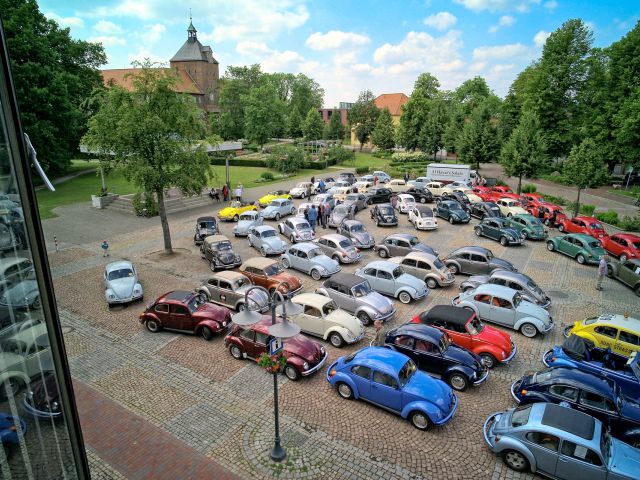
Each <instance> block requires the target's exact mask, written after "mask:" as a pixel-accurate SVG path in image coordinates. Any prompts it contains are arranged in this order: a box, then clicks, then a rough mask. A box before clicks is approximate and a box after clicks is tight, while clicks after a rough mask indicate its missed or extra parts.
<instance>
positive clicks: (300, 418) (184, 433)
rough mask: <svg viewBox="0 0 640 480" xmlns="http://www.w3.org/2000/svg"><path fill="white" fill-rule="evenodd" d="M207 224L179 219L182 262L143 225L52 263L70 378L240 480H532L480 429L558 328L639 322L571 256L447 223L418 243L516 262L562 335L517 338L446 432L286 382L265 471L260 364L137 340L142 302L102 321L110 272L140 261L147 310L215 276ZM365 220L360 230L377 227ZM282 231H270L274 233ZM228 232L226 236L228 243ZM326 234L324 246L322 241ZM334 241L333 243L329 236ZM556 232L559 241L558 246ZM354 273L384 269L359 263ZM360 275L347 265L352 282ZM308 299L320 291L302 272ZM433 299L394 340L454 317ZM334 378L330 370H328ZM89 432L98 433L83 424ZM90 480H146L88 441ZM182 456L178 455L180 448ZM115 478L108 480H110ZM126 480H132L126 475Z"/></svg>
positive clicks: (241, 248) (203, 347)
mask: <svg viewBox="0 0 640 480" xmlns="http://www.w3.org/2000/svg"><path fill="white" fill-rule="evenodd" d="M199 213H200V212H190V213H185V214H183V215H181V216H173V217H172V218H171V219H170V221H171V232H172V238H173V240H174V247H175V248H176V254H175V255H174V256H172V257H169V258H167V257H162V256H161V255H158V254H157V252H158V251H159V250H160V249H161V239H162V236H161V232H160V227H159V225H157V223H158V222H157V221H156V222H153V223H148V222H144V223H140V227H141V230H140V231H130V232H126V233H121V234H119V235H117V236H116V235H113V236H111V237H110V239H111V250H112V251H111V257H110V258H108V259H104V258H102V257H101V256H100V254H99V253H98V252H97V251H96V248H95V245H93V244H84V245H83V244H80V245H76V246H74V247H73V248H69V249H67V250H63V251H60V252H57V253H56V252H52V253H51V254H50V262H51V265H52V268H53V274H54V283H55V292H56V298H57V301H58V305H59V307H60V310H61V321H62V324H63V326H64V327H65V331H66V332H67V333H66V335H65V341H66V348H67V353H68V356H69V359H70V365H71V371H72V374H73V376H74V378H75V380H76V381H79V382H82V383H83V384H86V385H87V386H88V387H89V388H91V389H93V390H95V391H96V392H98V393H99V394H100V395H104V396H105V397H107V398H109V399H111V400H113V401H115V402H117V403H118V404H119V406H121V407H122V408H124V409H126V410H127V411H129V412H131V414H133V415H136V416H137V418H141V419H144V420H145V421H146V422H148V423H149V424H150V425H151V426H153V427H154V428H157V429H160V430H161V431H163V432H166V433H167V434H169V435H171V437H173V438H175V440H176V442H178V443H179V444H180V445H183V446H184V445H186V446H189V447H190V448H192V449H194V450H195V451H196V452H197V453H198V454H199V455H203V456H204V457H207V458H209V459H211V460H213V461H215V462H217V463H218V464H220V465H222V466H223V467H225V468H226V469H228V470H229V471H231V472H233V473H234V474H236V475H238V476H240V477H243V478H251V479H254V478H260V479H263V478H264V479H269V478H281V479H283V478H284V479H286V478H309V479H419V478H456V479H458V478H459V479H473V480H479V479H492V480H495V479H506V478H509V479H511V478H513V479H518V478H530V477H531V476H528V475H520V474H517V473H516V472H513V471H511V470H509V469H507V468H506V467H505V466H504V465H503V464H502V462H501V461H500V460H499V459H498V458H496V457H495V456H494V455H493V454H492V453H491V452H489V450H488V449H487V447H486V446H485V444H484V441H483V439H482V432H481V428H482V424H483V422H484V420H485V419H486V417H487V416H488V415H489V414H490V413H492V412H494V411H496V410H501V409H505V408H508V407H511V406H513V403H512V400H511V396H510V393H509V386H510V384H511V383H512V382H513V381H514V380H515V379H517V378H519V377H520V376H521V375H523V374H524V373H525V372H527V371H531V370H536V369H541V368H543V365H542V363H541V356H542V354H543V352H545V351H546V350H548V349H549V348H551V346H552V345H555V344H557V343H561V342H562V334H561V329H562V327H563V325H565V324H568V323H571V322H572V321H574V320H576V319H581V318H584V317H585V316H587V315H592V314H600V313H602V312H605V311H610V312H622V311H623V310H628V311H630V312H632V314H634V315H635V316H637V315H638V308H637V305H638V303H637V297H635V296H634V295H633V293H632V292H631V291H630V290H629V289H627V288H626V287H624V286H623V285H621V284H619V283H617V282H615V281H612V280H608V279H607V280H606V283H605V285H604V291H602V292H599V291H596V290H595V281H596V269H595V267H589V266H581V265H579V264H578V263H577V262H575V261H574V260H572V259H569V258H568V257H565V256H562V255H559V254H557V253H551V252H548V251H547V250H546V249H545V245H544V243H535V242H527V244H526V245H525V246H523V247H511V248H505V247H502V246H501V245H500V244H498V243H497V242H493V241H491V240H488V239H484V238H483V239H478V238H476V237H475V235H474V234H473V225H474V224H476V223H477V221H476V220H473V221H472V222H471V224H470V225H450V224H448V223H446V222H444V221H442V220H440V226H439V228H438V230H437V231H435V232H418V233H417V235H418V237H419V238H420V239H422V241H424V242H425V243H427V244H429V245H432V246H433V247H435V248H437V249H438V250H439V251H440V252H441V255H443V256H444V255H446V254H447V253H448V252H450V251H452V250H454V249H455V248H457V247H460V246H464V245H473V244H478V245H482V246H487V247H489V248H491V249H492V250H493V252H494V254H495V255H496V256H500V257H503V258H506V259H507V260H510V261H512V262H513V263H514V264H515V265H516V266H517V267H518V269H519V270H520V271H522V272H524V273H527V274H528V275H531V276H532V277H533V278H534V279H535V280H536V281H537V282H538V283H539V284H540V285H541V286H542V287H543V288H544V289H545V290H546V291H547V293H548V294H549V295H550V297H551V298H552V300H553V304H552V306H551V309H550V311H551V314H552V316H553V318H554V320H555V322H556V327H555V330H554V331H553V332H551V333H549V334H548V335H546V336H545V337H543V338H540V337H538V338H534V339H527V338H525V337H523V336H522V335H521V334H519V333H517V332H512V331H510V332H509V333H510V334H512V335H513V338H514V340H515V342H516V343H517V345H518V354H517V356H516V358H515V359H514V360H513V362H512V363H511V364H510V365H508V366H499V367H497V368H496V369H494V370H493V371H492V372H491V374H490V376H489V379H488V381H487V382H486V383H485V384H483V385H481V386H480V387H477V388H471V389H470V390H468V391H467V392H463V393H460V394H459V398H460V407H459V410H458V412H457V414H456V416H455V418H454V419H453V421H452V422H450V423H449V424H448V425H446V426H445V427H442V428H434V429H432V430H430V431H428V432H420V431H418V430H416V429H414V428H413V427H411V425H410V424H409V423H408V422H406V421H404V420H402V419H401V418H399V417H397V416H395V415H392V414H390V413H388V412H386V411H384V410H381V409H378V408H376V407H374V406H372V405H369V404H366V403H364V402H357V401H353V402H349V401H346V400H343V399H341V398H340V397H339V396H338V395H337V393H336V392H335V391H334V390H333V389H332V388H331V387H330V386H329V385H328V383H327V381H326V379H325V370H326V367H325V369H323V370H322V371H320V372H318V373H317V374H315V375H313V376H312V377H310V378H305V379H302V380H301V381H299V382H289V381H286V380H285V379H281V380H280V386H281V389H280V392H281V395H280V413H281V433H282V438H283V443H284V446H285V448H286V449H287V452H288V457H287V460H286V461H285V462H284V463H282V464H274V463H272V462H270V461H269V459H268V452H269V450H270V448H271V447H272V442H273V403H272V402H273V387H272V378H271V377H270V376H269V375H266V374H265V373H263V372H262V370H261V369H260V368H258V367H257V366H256V365H255V364H253V362H249V361H237V360H235V359H233V358H232V357H231V356H230V355H229V353H228V352H227V351H225V348H224V345H223V340H222V338H214V339H213V340H212V341H211V342H206V341H204V340H203V339H202V338H198V337H194V336H189V335H181V334H174V333H168V332H160V333H156V334H152V333H150V332H147V331H146V330H144V329H143V327H142V326H141V325H140V323H139V321H138V315H139V313H140V312H141V311H142V309H143V308H144V305H143V303H136V304H133V305H129V306H126V307H116V308H112V309H108V308H107V306H106V304H105V303H104V296H103V285H102V280H101V271H102V268H103V265H104V264H105V263H106V261H110V260H113V259H115V258H127V259H130V260H132V261H134V262H135V264H136V265H137V267H138V270H139V273H140V278H141V281H142V283H143V285H144V288H145V297H146V300H147V301H152V300H153V299H155V298H156V297H157V296H159V295H160V294H162V293H164V292H166V291H167V290H171V289H178V288H187V289H192V288H194V287H196V286H198V285H199V282H201V281H203V280H204V279H206V278H207V277H208V275H209V274H210V270H209V267H208V264H207V263H206V262H205V261H203V260H202V259H201V258H200V255H199V251H198V248H197V247H195V246H194V245H193V243H192V236H193V228H194V224H195V217H196V216H197V214H199ZM368 215H369V214H368V212H366V211H365V212H361V213H359V214H358V218H360V219H362V220H363V221H366V224H367V225H369V224H370V221H369V220H368ZM267 223H268V224H271V225H274V226H275V225H276V224H275V222H267ZM232 227H233V224H232V223H225V224H222V225H221V230H222V233H223V234H226V235H227V236H229V237H230V238H232V239H233V236H232V234H231V228H232ZM370 230H371V231H372V232H373V233H374V234H375V236H376V239H381V238H382V237H383V236H385V235H386V234H389V233H395V232H398V231H406V232H415V231H414V230H413V228H412V227H411V226H410V224H409V222H408V220H407V217H406V216H402V217H401V219H400V227H399V228H391V229H383V228H379V229H378V228H376V227H374V226H371V227H370ZM318 233H320V234H323V233H324V231H323V230H319V231H318ZM327 233H329V230H327ZM556 234H557V232H555V231H553V232H552V235H556ZM233 243H234V248H235V249H236V251H237V252H238V253H240V254H241V255H242V257H243V258H244V259H246V258H249V257H251V256H254V255H256V254H257V252H256V251H255V250H254V249H252V248H250V247H249V246H248V244H247V242H246V240H245V239H237V240H236V239H233ZM363 253H364V259H363V260H362V262H361V263H360V265H364V264H366V263H367V262H369V261H371V260H373V259H375V258H377V257H376V256H375V255H374V253H373V252H372V251H365V252H363ZM357 267H358V266H343V271H346V272H352V271H354V270H355V269H356V268H357ZM298 275H299V276H300V278H301V280H302V282H303V284H304V288H305V291H313V290H314V289H315V288H316V287H317V286H319V284H320V282H315V281H314V280H312V279H311V278H310V277H308V276H306V275H303V274H301V273H298ZM465 278H466V277H464V276H459V278H458V279H457V280H456V284H455V285H454V286H450V287H448V288H444V289H441V288H440V289H435V290H432V291H431V292H430V294H429V295H428V297H427V298H426V299H423V300H421V301H420V302H417V303H411V304H410V305H403V304H400V303H399V302H396V303H397V307H398V314H397V315H396V317H395V318H394V319H393V320H392V321H391V322H390V325H389V327H392V326H397V325H400V324H402V323H404V322H406V321H407V320H409V319H410V318H411V317H412V316H413V315H414V314H416V313H419V312H421V311H423V310H425V309H427V308H430V307H431V306H433V305H436V304H448V303H449V302H450V300H451V298H452V297H453V296H455V295H456V294H457V293H458V288H457V285H459V283H460V282H461V281H463V280H464V279H465ZM372 337H373V330H372V329H371V328H368V329H367V338H365V339H363V340H362V342H360V344H358V345H354V346H350V347H345V348H342V349H335V348H334V347H332V346H331V345H329V344H328V343H324V346H325V348H326V349H327V351H328V352H329V356H330V360H329V361H332V360H334V359H336V358H338V357H339V356H341V355H345V354H347V353H349V352H351V351H354V350H355V349H357V348H359V347H360V346H363V345H366V344H368V343H369V341H370V339H371V338H372ZM327 365H328V363H327ZM81 420H82V422H83V423H85V424H86V423H88V422H93V421H94V419H93V418H92V417H91V416H84V417H83V418H82V419H81ZM88 448H89V458H90V463H91V467H92V469H94V471H95V472H97V473H96V478H118V477H117V472H119V474H121V475H123V476H125V477H126V478H152V477H151V476H145V475H144V474H142V473H140V472H138V474H137V475H138V476H128V475H131V473H130V470H128V469H127V462H128V461H130V460H129V457H127V458H122V459H119V458H114V457H113V456H109V455H107V452H104V451H100V449H99V448H98V446H96V445H94V444H92V443H91V442H88ZM181 448H182V447H181ZM110 471H113V472H116V474H114V476H113V477H109V472H110ZM127 472H129V473H127Z"/></svg>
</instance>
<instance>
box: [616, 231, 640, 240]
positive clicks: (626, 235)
mask: <svg viewBox="0 0 640 480" xmlns="http://www.w3.org/2000/svg"><path fill="white" fill-rule="evenodd" d="M611 236H612V237H618V238H624V239H625V240H632V241H634V242H635V241H638V240H640V235H636V234H635V233H627V232H623V233H614V234H613V235H611Z"/></svg>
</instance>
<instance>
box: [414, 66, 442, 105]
mask: <svg viewBox="0 0 640 480" xmlns="http://www.w3.org/2000/svg"><path fill="white" fill-rule="evenodd" d="M439 92H440V82H439V81H438V79H437V78H436V77H434V76H433V75H431V74H430V73H428V72H425V73H421V74H420V75H419V76H418V78H417V80H416V81H415V83H414V84H413V93H412V94H411V97H414V96H416V95H420V96H421V97H423V98H429V99H430V98H435V97H436V96H437V95H438V93H439Z"/></svg>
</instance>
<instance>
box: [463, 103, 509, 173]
mask: <svg viewBox="0 0 640 480" xmlns="http://www.w3.org/2000/svg"><path fill="white" fill-rule="evenodd" d="M495 108H496V107H495V101H494V99H493V98H491V97H487V98H486V99H485V100H484V101H483V102H481V103H480V104H479V105H478V107H477V108H476V109H475V110H474V111H473V112H472V114H471V116H470V118H469V119H468V120H467V121H466V122H465V124H464V127H463V128H462V133H461V134H460V135H459V137H458V140H457V147H456V148H457V151H458V153H459V154H460V157H461V158H462V160H464V161H465V162H468V163H475V164H476V168H477V169H478V170H479V169H480V163H487V162H491V161H492V160H494V159H496V158H498V155H499V153H500V148H499V144H498V133H497V129H496V127H495V126H494V124H493V115H492V112H494V110H495Z"/></svg>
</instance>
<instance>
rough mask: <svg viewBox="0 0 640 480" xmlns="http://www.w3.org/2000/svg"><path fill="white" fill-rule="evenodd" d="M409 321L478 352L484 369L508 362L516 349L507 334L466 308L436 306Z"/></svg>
mask: <svg viewBox="0 0 640 480" xmlns="http://www.w3.org/2000/svg"><path fill="white" fill-rule="evenodd" d="M411 323H423V324H425V325H431V326H432V327H436V328H438V329H440V330H442V331H444V332H447V333H448V334H449V338H451V341H452V342H453V343H455V344H456V345H458V346H460V347H464V348H466V349H467V350H470V351H472V352H473V353H475V354H476V355H479V356H480V358H481V359H482V363H484V365H485V366H486V367H487V368H493V367H495V366H496V365H497V364H498V363H508V362H509V361H510V360H511V359H512V358H513V357H515V355H516V352H517V351H518V349H517V347H516V346H515V344H514V343H513V340H512V339H511V337H510V336H509V335H508V334H507V333H505V332H503V331H501V330H498V329H497V328H493V327H490V326H488V325H485V324H484V323H482V322H481V321H480V319H479V318H478V317H476V314H475V312H473V311H471V310H468V309H466V308H460V307H452V306H450V305H436V306H435V307H433V308H432V309H431V310H427V311H424V312H422V313H419V314H418V315H416V316H415V317H413V319H411Z"/></svg>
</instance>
